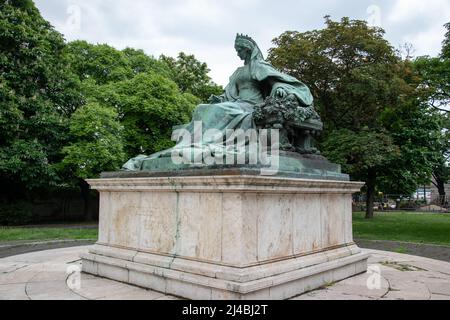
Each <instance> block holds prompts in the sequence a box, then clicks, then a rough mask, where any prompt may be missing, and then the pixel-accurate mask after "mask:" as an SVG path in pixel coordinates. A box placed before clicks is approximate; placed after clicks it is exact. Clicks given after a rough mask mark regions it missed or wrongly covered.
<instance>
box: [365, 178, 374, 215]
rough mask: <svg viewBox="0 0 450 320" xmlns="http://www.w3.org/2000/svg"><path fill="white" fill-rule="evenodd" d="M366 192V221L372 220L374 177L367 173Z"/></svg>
mask: <svg viewBox="0 0 450 320" xmlns="http://www.w3.org/2000/svg"><path fill="white" fill-rule="evenodd" d="M366 186H367V192H366V219H373V204H374V199H375V175H374V174H373V173H372V172H369V175H368V178H367V182H366Z"/></svg>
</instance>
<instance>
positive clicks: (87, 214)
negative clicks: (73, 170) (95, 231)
mask: <svg viewBox="0 0 450 320" xmlns="http://www.w3.org/2000/svg"><path fill="white" fill-rule="evenodd" d="M78 185H79V187H80V192H81V197H82V198H83V202H84V206H83V216H84V219H85V220H86V221H92V220H93V217H92V212H91V211H92V210H90V204H91V203H90V202H91V201H90V194H91V192H90V188H89V184H88V183H87V182H86V181H84V180H83V179H80V181H79V183H78Z"/></svg>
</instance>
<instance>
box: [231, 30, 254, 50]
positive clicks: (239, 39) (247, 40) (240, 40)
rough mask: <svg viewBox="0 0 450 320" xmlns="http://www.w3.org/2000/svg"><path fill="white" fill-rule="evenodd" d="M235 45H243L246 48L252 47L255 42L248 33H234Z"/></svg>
mask: <svg viewBox="0 0 450 320" xmlns="http://www.w3.org/2000/svg"><path fill="white" fill-rule="evenodd" d="M235 44H236V45H243V46H245V47H247V48H250V49H251V48H253V47H255V46H256V42H255V41H254V40H253V39H252V38H251V37H249V36H248V35H244V34H243V33H241V34H239V33H238V34H236V41H235Z"/></svg>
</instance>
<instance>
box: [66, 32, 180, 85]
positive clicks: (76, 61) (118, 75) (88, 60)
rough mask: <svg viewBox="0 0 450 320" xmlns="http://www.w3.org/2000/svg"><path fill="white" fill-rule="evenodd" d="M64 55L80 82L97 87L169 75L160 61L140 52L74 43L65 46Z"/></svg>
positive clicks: (105, 45)
mask: <svg viewBox="0 0 450 320" xmlns="http://www.w3.org/2000/svg"><path fill="white" fill-rule="evenodd" d="M66 53H67V56H68V61H69V63H70V67H71V69H72V70H73V72H74V73H75V74H76V75H77V76H78V77H79V79H80V80H81V81H84V80H88V79H92V80H93V81H94V83H95V84H97V85H103V84H106V83H110V82H118V81H122V80H126V79H131V78H133V77H134V76H135V75H137V74H139V73H148V72H156V73H159V74H163V75H165V76H169V75H170V74H171V72H170V70H169V68H168V67H167V66H166V65H165V64H164V63H163V62H160V61H158V60H156V59H154V58H153V57H150V56H147V55H146V54H145V53H144V52H143V51H142V50H135V49H131V48H126V49H125V50H123V51H119V50H117V49H115V48H113V47H111V46H109V45H107V44H97V45H93V44H90V43H87V42H86V41H73V42H70V43H68V44H67V47H66Z"/></svg>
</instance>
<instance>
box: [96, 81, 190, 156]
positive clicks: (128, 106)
mask: <svg viewBox="0 0 450 320" xmlns="http://www.w3.org/2000/svg"><path fill="white" fill-rule="evenodd" d="M97 89H98V90H97V91H96V93H95V97H96V99H97V101H98V102H99V103H101V104H102V105H105V106H111V107H114V108H116V110H117V112H118V113H119V118H120V122H121V124H122V125H123V126H124V128H125V130H124V143H125V151H126V153H127V155H128V156H129V157H134V156H136V155H137V154H141V153H145V154H151V153H153V152H157V151H160V150H163V149H166V148H168V147H171V146H173V142H172V141H171V135H172V127H173V126H175V125H179V124H183V123H187V122H189V121H190V117H191V114H192V111H193V109H194V108H195V106H196V105H197V104H198V103H199V100H198V98H196V97H194V96H192V95H191V94H187V93H184V94H182V93H180V91H179V89H178V87H177V85H176V84H175V83H174V82H173V81H171V80H169V79H167V78H165V77H164V76H161V75H159V74H155V73H142V74H138V75H137V76H135V77H134V78H132V79H130V80H125V81H121V82H116V83H111V84H108V85H105V86H102V87H99V88H97Z"/></svg>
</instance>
